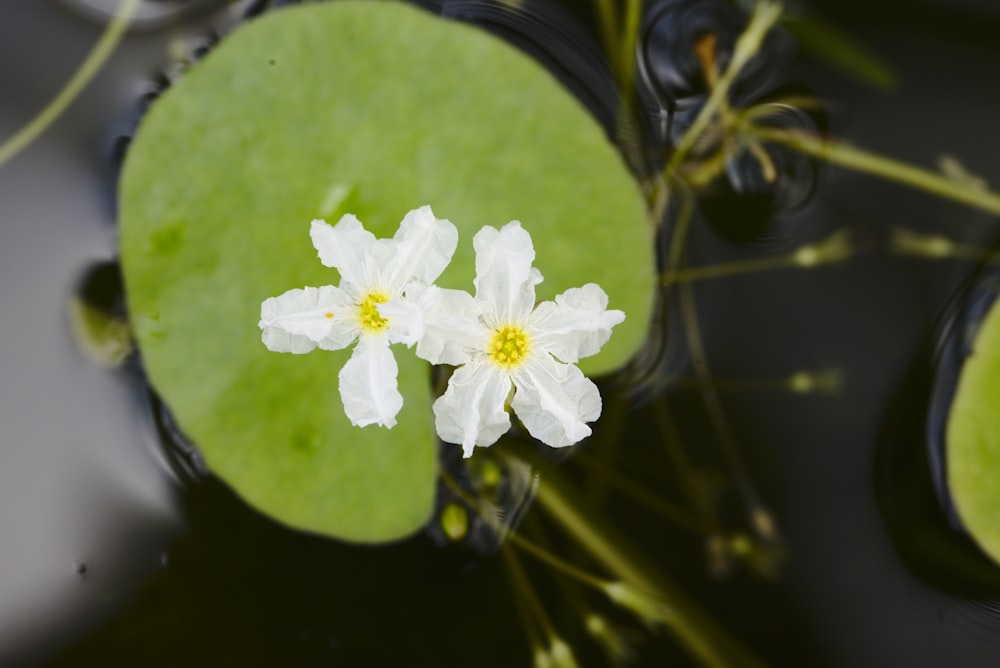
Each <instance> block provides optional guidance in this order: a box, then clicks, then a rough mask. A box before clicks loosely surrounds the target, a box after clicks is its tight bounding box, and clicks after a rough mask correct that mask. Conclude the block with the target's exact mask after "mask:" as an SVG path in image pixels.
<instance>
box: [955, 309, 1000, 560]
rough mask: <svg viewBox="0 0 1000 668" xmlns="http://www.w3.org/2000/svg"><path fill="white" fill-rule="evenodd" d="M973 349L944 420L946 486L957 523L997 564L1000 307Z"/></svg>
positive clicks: (999, 537)
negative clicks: (945, 430)
mask: <svg viewBox="0 0 1000 668" xmlns="http://www.w3.org/2000/svg"><path fill="white" fill-rule="evenodd" d="M974 345H975V347H974V352H973V354H972V355H971V356H970V357H969V358H968V360H967V361H966V362H965V365H964V366H963V367H962V372H961V375H960V376H959V380H958V387H957V389H956V392H955V399H954V401H953V402H952V406H951V414H950V415H949V418H948V428H947V441H946V442H947V471H948V488H949V492H950V493H951V496H952V499H953V500H954V502H955V507H956V509H957V510H958V514H959V517H960V518H961V520H962V524H964V525H965V528H966V529H967V530H968V532H969V533H970V534H971V535H972V537H973V538H974V539H975V541H976V542H977V543H978V544H979V546H980V547H981V548H982V549H983V551H984V552H986V554H988V555H989V556H990V557H991V558H992V559H993V560H994V561H995V562H997V563H1000V304H994V305H993V307H992V309H991V310H990V312H989V314H987V316H986V318H985V320H984V321H983V323H982V325H981V327H980V330H979V333H978V334H977V336H976V340H975V344H974Z"/></svg>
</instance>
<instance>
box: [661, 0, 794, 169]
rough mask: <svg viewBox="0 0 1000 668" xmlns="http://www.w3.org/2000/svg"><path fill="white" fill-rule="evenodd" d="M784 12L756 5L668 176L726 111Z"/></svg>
mask: <svg viewBox="0 0 1000 668" xmlns="http://www.w3.org/2000/svg"><path fill="white" fill-rule="evenodd" d="M781 10H782V7H781V3H778V2H770V1H769V0H759V1H758V2H757V4H756V5H754V9H753V14H751V15H750V22H749V23H748V24H747V27H746V30H744V31H743V34H741V35H740V37H739V39H738V40H736V46H735V47H734V48H733V55H732V58H731V59H730V61H729V66H728V67H727V68H726V71H725V72H724V73H723V74H722V76H721V77H719V80H718V82H717V84H716V85H715V86H714V87H713V88H712V92H711V93H710V94H709V96H708V99H707V100H706V101H705V104H704V106H702V108H701V111H699V112H698V116H697V117H695V119H694V123H692V124H691V126H690V127H689V128H688V129H687V131H686V132H685V133H684V135H683V136H682V137H681V140H680V142H679V143H678V144H677V148H676V149H675V150H674V154H673V155H672V156H671V157H670V162H669V163H667V171H668V172H675V171H677V169H678V168H679V167H680V166H681V163H683V162H684V159H685V158H687V156H688V153H690V152H691V149H693V148H694V145H695V143H696V142H697V141H698V139H699V138H700V137H701V135H702V133H704V132H705V129H706V128H707V127H708V124H709V123H710V122H711V121H712V118H713V117H714V116H715V115H716V113H717V112H718V111H719V110H720V109H721V108H722V107H723V104H724V103H725V101H726V95H728V94H729V89H730V88H731V87H732V85H733V82H734V81H735V80H736V77H737V76H738V75H739V73H740V71H741V70H742V69H743V68H744V67H745V66H746V64H747V63H748V62H749V61H750V59H751V58H753V57H754V56H755V55H756V54H757V52H758V51H759V50H760V46H761V44H762V43H763V42H764V37H766V36H767V33H768V31H769V30H770V29H771V27H772V26H773V25H774V24H775V23H776V22H777V21H778V19H779V18H780V17H781Z"/></svg>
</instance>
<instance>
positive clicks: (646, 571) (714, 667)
mask: <svg viewBox="0 0 1000 668" xmlns="http://www.w3.org/2000/svg"><path fill="white" fill-rule="evenodd" d="M544 476H545V481H544V482H543V484H540V485H539V486H538V500H539V503H541V504H542V506H543V507H544V508H545V509H546V510H547V511H548V512H549V514H550V515H552V517H554V518H555V519H556V520H558V521H559V524H560V525H561V526H562V527H563V529H565V530H566V531H567V532H568V533H569V534H570V535H572V536H573V537H574V538H575V539H576V540H577V541H578V542H579V543H580V544H581V545H582V546H584V547H586V548H587V550H588V551H589V552H590V553H591V554H592V555H593V556H594V557H595V558H596V559H597V560H598V561H600V562H602V563H603V564H604V565H605V566H606V567H607V568H608V569H609V570H611V571H612V572H613V573H615V574H616V575H617V576H618V577H620V578H621V579H622V581H624V582H626V583H628V585H629V586H631V587H634V588H635V589H636V590H637V591H640V592H644V593H645V594H648V595H651V596H653V597H654V598H655V599H657V600H660V601H663V603H664V604H665V606H666V607H667V608H668V609H669V611H670V614H669V615H667V616H666V618H665V619H664V620H663V621H664V622H665V623H666V624H667V625H668V626H669V628H670V629H671V630H672V631H673V633H674V634H675V635H676V637H677V639H678V640H679V641H680V642H681V644H682V645H683V646H684V647H686V648H687V650H688V651H690V652H691V654H692V655H693V656H694V657H696V658H697V659H698V660H699V661H700V662H701V663H702V664H703V665H705V666H709V667H711V668H722V667H724V666H734V665H739V666H758V665H760V664H759V663H758V661H757V660H756V659H755V658H753V657H752V656H750V655H749V654H748V653H747V652H746V651H745V650H744V649H743V648H742V647H740V646H739V645H738V643H736V641H734V640H733V639H731V638H729V637H728V636H727V635H726V634H725V633H724V632H723V631H722V630H721V629H719V628H718V627H716V626H715V625H714V623H713V622H712V621H711V620H710V619H709V618H707V617H706V616H705V615H704V614H703V613H701V612H700V611H699V610H697V608H695V607H694V605H693V604H691V603H690V602H688V601H687V600H686V599H685V598H684V597H683V596H682V595H681V594H680V592H678V591H673V588H672V587H670V586H669V585H668V584H667V583H665V582H663V581H662V579H661V578H660V577H659V576H658V575H657V574H656V571H655V569H653V568H652V567H651V566H650V565H648V564H644V563H642V562H641V559H640V558H639V557H638V556H630V555H627V554H626V547H625V546H626V543H627V541H625V539H624V538H622V537H621V536H619V535H617V534H616V533H615V532H614V531H613V530H612V529H611V528H610V527H604V528H603V529H602V530H601V531H598V530H597V529H596V527H595V525H594V520H593V518H594V516H595V512H594V511H593V510H592V509H590V508H589V507H585V506H587V505H588V504H586V503H585V502H584V501H582V500H581V501H580V502H578V503H569V502H568V501H567V499H566V497H565V495H564V494H563V493H562V492H561V491H560V490H561V489H562V488H563V485H564V483H563V482H561V481H560V480H559V479H558V474H557V473H556V472H555V471H554V470H551V467H549V469H548V470H547V471H546V472H545V474H544ZM603 591H605V592H606V591H607V586H606V585H604V589H603Z"/></svg>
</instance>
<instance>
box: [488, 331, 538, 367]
mask: <svg viewBox="0 0 1000 668" xmlns="http://www.w3.org/2000/svg"><path fill="white" fill-rule="evenodd" d="M529 350H531V342H530V341H529V339H528V334H527V333H526V332H525V331H524V330H523V329H521V328H520V327H518V326H517V325H504V326H503V327H499V328H498V329H496V330H494V332H493V338H492V339H491V340H490V345H489V347H488V348H487V353H488V354H489V356H490V359H492V360H493V362H494V363H495V364H497V365H498V366H502V367H504V368H505V369H510V368H513V367H515V366H517V365H518V364H520V363H521V362H523V361H524V358H525V357H527V356H528V351H529Z"/></svg>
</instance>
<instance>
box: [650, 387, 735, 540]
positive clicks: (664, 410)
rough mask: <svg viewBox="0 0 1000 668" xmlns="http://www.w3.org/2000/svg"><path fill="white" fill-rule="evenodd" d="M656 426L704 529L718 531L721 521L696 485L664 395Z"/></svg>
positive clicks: (710, 532) (658, 409)
mask: <svg viewBox="0 0 1000 668" xmlns="http://www.w3.org/2000/svg"><path fill="white" fill-rule="evenodd" d="M654 416H655V418H656V426H657V428H658V429H659V430H660V436H661V440H662V442H663V445H664V447H665V448H666V450H667V456H668V457H669V458H670V461H671V462H672V463H673V465H674V468H675V469H676V470H677V479H678V481H679V482H680V486H681V492H682V493H683V494H684V495H685V496H686V497H687V499H688V503H690V504H691V505H692V506H693V507H694V509H695V512H696V513H697V514H698V518H699V520H700V522H701V526H702V531H703V532H704V533H706V534H712V533H715V532H717V531H718V529H719V523H718V521H717V520H716V518H715V515H714V514H713V513H712V511H711V509H710V508H709V504H708V503H707V502H706V501H705V495H704V493H702V491H701V490H700V489H699V488H698V487H697V486H696V485H695V476H696V475H697V474H696V472H695V469H694V466H692V465H691V462H690V460H688V457H687V453H685V452H684V447H683V445H682V444H681V439H680V433H679V432H678V431H677V425H676V424H675V423H674V418H673V416H672V414H671V411H670V405H669V404H668V403H667V400H666V399H665V398H663V397H662V396H660V397H657V399H656V409H655V411H654Z"/></svg>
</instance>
